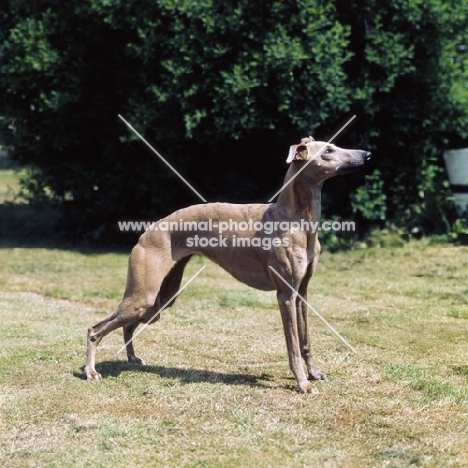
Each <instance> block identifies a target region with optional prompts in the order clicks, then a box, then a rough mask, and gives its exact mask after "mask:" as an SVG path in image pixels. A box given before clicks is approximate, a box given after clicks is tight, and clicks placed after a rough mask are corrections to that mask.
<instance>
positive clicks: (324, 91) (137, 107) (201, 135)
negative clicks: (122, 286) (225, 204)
mask: <svg viewBox="0 0 468 468" xmlns="http://www.w3.org/2000/svg"><path fill="white" fill-rule="evenodd" d="M460 3H461V4H460V5H455V6H451V8H450V9H449V8H448V6H447V4H446V2H443V1H442V0H429V1H423V0H421V1H419V0H412V1H410V2H408V1H403V0H396V1H391V2H390V1H384V2H381V1H380V2H377V1H374V0H371V1H368V2H365V3H364V2H361V1H359V0H351V1H346V2H344V1H338V0H335V1H332V2H329V1H320V0H303V1H297V2H290V1H287V2H264V1H261V2H257V1H253V2H252V1H247V0H239V1H237V2H212V1H210V0H199V1H194V0H158V1H156V2H155V1H149V0H140V1H138V2H136V1H133V2H132V1H128V0H127V1H122V0H86V1H83V2H71V1H64V2H61V4H60V6H59V7H57V6H56V5H55V4H54V3H53V2H50V1H49V0H47V1H46V0H23V1H21V2H19V1H11V2H10V6H9V7H8V8H7V9H6V10H5V11H4V12H3V15H2V19H1V22H2V24H1V25H0V26H1V28H0V31H1V32H0V35H1V37H0V39H1V43H2V45H1V48H0V56H1V59H0V71H1V77H0V80H1V86H0V88H1V89H4V91H3V97H4V99H3V100H2V104H0V116H1V120H0V124H1V127H2V140H3V142H4V143H6V144H11V145H14V147H15V152H14V157H15V158H16V159H17V160H18V161H20V162H21V163H23V164H25V165H28V166H30V167H31V170H30V172H29V174H30V175H29V178H28V179H27V180H26V181H25V187H27V189H28V190H29V193H30V196H31V198H32V199H33V200H44V199H45V200H47V201H49V202H51V203H53V204H56V205H58V206H59V207H60V208H62V210H63V213H64V214H65V215H66V219H67V222H68V225H69V226H72V227H74V228H78V229H80V230H81V231H83V232H87V231H90V230H91V231H92V230H94V231H95V232H96V233H100V232H105V229H104V227H105V226H108V225H112V223H114V222H115V220H116V219H126V218H132V219H135V218H154V217H158V216H160V215H163V214H167V213H168V212H170V211H171V210H173V209H174V208H176V207H180V206H183V205H188V204H191V203H195V202H198V201H199V200H198V199H197V198H196V196H195V195H193V193H192V192H191V191H190V190H189V189H188V188H186V187H185V186H184V185H183V184H182V183H181V182H180V181H179V180H178V179H177V177H176V176H174V175H173V174H172V173H170V172H169V171H168V170H167V169H166V167H165V166H164V165H163V164H162V163H158V162H155V160H154V159H153V157H152V155H151V153H150V152H149V151H148V150H147V149H146V148H145V146H144V145H143V144H142V143H141V142H140V141H138V139H137V137H136V136H135V135H133V134H132V133H131V132H130V131H129V130H128V129H127V128H126V127H125V125H124V124H123V123H122V122H121V121H120V120H119V119H118V117H117V115H118V114H119V113H120V114H122V115H123V116H124V117H125V118H126V119H127V120H129V121H130V122H131V123H132V125H133V126H134V127H135V128H136V129H137V130H138V131H139V132H140V133H142V134H143V135H145V136H146V137H147V138H148V139H149V140H150V141H151V142H152V143H153V144H154V145H155V146H156V147H157V148H158V149H159V150H160V151H161V152H162V153H163V154H164V155H165V156H166V157H167V158H168V159H169V160H170V161H171V163H172V164H173V165H174V166H175V167H177V169H178V170H179V171H181V172H182V173H183V174H184V175H185V176H186V177H187V179H188V180H190V181H191V182H192V183H193V184H194V186H195V187H196V188H197V189H198V190H199V191H200V192H201V193H202V194H203V195H204V196H205V197H206V198H207V199H209V200H229V201H239V202H245V201H264V200H266V199H268V198H269V195H270V196H271V195H272V194H273V193H274V192H275V191H276V190H277V188H278V187H279V186H280V184H281V181H282V177H283V175H284V173H285V170H286V165H285V163H284V160H285V158H286V155H287V151H288V146H289V145H290V144H292V143H295V142H297V141H298V140H299V139H300V138H301V137H303V136H305V135H308V134H313V135H314V136H315V137H316V138H319V139H327V138H328V137H329V136H331V135H332V134H333V133H334V131H335V130H336V129H337V128H339V126H340V125H341V124H343V123H344V122H345V121H346V120H347V119H348V118H349V117H350V116H351V115H353V114H357V117H358V118H357V119H356V121H355V123H353V124H352V126H351V128H350V129H349V130H348V131H346V132H345V133H344V134H343V135H340V137H339V138H338V139H337V144H340V146H352V147H362V148H365V149H370V150H372V151H373V152H374V153H375V159H374V162H373V165H374V167H371V168H370V169H369V174H374V175H373V176H372V175H368V177H367V179H366V178H365V174H357V175H355V176H348V177H346V178H340V179H335V180H332V181H330V182H329V183H328V184H327V186H326V188H325V191H326V195H325V197H324V215H325V216H327V217H329V218H331V217H332V216H349V217H351V216H356V217H357V219H359V220H360V224H361V229H362V230H366V229H368V228H370V227H372V226H374V225H375V219H378V223H380V224H382V223H386V222H392V223H394V224H396V225H400V226H407V227H408V229H410V230H413V231H415V232H416V231H418V232H421V233H428V232H439V231H444V230H446V229H447V225H448V224H450V223H451V222H452V220H451V218H450V208H449V202H448V201H447V200H448V196H449V193H448V188H447V186H446V184H444V180H445V176H444V173H443V169H442V162H441V151H442V150H443V149H444V148H446V147H448V146H449V145H452V146H453V145H458V144H461V143H463V142H464V138H466V136H467V135H466V129H468V104H467V102H468V101H467V97H468V96H467V94H466V93H467V91H466V88H465V87H464V82H465V81H464V80H466V79H467V78H468V76H467V71H468V66H467V65H468V63H467V55H468V54H466V55H462V54H459V53H457V47H458V48H459V49H460V46H463V45H464V44H468V38H467V32H466V31H467V28H466V19H467V12H468V5H466V4H465V3H464V2H460ZM460 50H461V49H460ZM377 171H379V172H377ZM363 184H364V185H363ZM369 184H370V185H369ZM363 187H364V188H363ZM366 187H370V188H371V190H373V192H371V191H366V190H367V189H366ZM350 197H351V199H350ZM373 197H374V198H373ZM447 210H448V211H447ZM353 213H354V214H353ZM444 213H449V215H447V216H448V218H447V216H446V215H445V214H444Z"/></svg>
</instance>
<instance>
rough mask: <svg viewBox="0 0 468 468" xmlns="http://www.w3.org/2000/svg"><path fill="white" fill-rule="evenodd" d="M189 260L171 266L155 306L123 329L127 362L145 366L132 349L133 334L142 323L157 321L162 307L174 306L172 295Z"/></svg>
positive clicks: (176, 289) (178, 285) (187, 258)
mask: <svg viewBox="0 0 468 468" xmlns="http://www.w3.org/2000/svg"><path fill="white" fill-rule="evenodd" d="M190 258H191V255H189V256H187V257H185V258H183V259H182V260H179V261H178V262H177V263H176V264H175V265H174V266H173V268H172V270H171V271H170V272H169V273H168V274H167V276H166V277H165V278H164V281H163V282H162V285H161V289H160V291H159V294H158V296H157V298H156V301H155V304H154V305H153V307H150V308H148V309H147V310H146V312H145V315H144V317H143V318H142V319H140V320H135V321H133V322H130V323H129V324H127V325H125V326H124V327H123V332H124V341H125V347H126V350H127V358H128V360H129V362H132V363H134V364H143V365H144V364H145V362H144V361H143V359H142V358H140V357H138V356H137V355H136V354H135V350H134V348H133V332H134V331H135V329H136V328H137V327H138V325H139V324H140V323H142V322H145V323H148V322H150V323H153V322H156V321H158V320H159V319H160V317H161V316H160V315H159V313H160V311H161V307H164V308H165V309H166V308H168V307H171V306H172V305H173V304H174V302H175V300H176V297H174V295H176V293H177V292H178V291H179V289H180V283H181V282H182V276H183V274H184V269H185V266H186V265H187V263H188V261H189V260H190ZM168 301H170V302H168Z"/></svg>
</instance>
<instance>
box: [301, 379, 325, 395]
mask: <svg viewBox="0 0 468 468" xmlns="http://www.w3.org/2000/svg"><path fill="white" fill-rule="evenodd" d="M299 391H300V392H301V393H312V394H314V395H318V394H320V392H319V390H318V389H317V388H315V387H314V386H313V385H312V384H311V383H310V382H307V383H306V384H303V385H299Z"/></svg>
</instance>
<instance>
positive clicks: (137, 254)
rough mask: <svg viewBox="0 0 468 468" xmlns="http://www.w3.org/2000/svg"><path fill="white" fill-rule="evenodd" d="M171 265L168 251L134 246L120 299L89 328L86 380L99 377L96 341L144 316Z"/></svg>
mask: <svg viewBox="0 0 468 468" xmlns="http://www.w3.org/2000/svg"><path fill="white" fill-rule="evenodd" d="M142 237H143V236H142ZM174 264H175V262H174V260H172V259H171V258H170V254H168V255H165V256H164V255H163V254H162V252H161V251H158V250H157V249H152V250H151V251H149V250H148V249H146V248H145V247H144V246H143V245H142V244H141V243H139V244H137V245H136V246H135V247H134V249H133V250H132V254H131V256H130V260H129V266H128V276H127V287H126V290H125V294H124V298H123V300H122V302H121V303H120V304H119V306H118V307H117V309H116V310H115V311H114V312H113V313H112V314H111V315H109V316H108V317H107V318H105V319H104V320H102V321H101V322H99V323H97V324H96V325H94V326H93V327H91V328H89V329H88V358H87V363H86V367H85V372H86V377H87V379H88V380H101V375H100V374H99V373H98V372H96V369H95V357H96V349H97V346H98V344H99V342H100V341H101V340H102V338H103V337H104V336H106V335H107V334H108V333H110V332H111V331H113V330H115V329H117V328H120V327H123V326H125V325H128V324H130V323H132V322H135V321H136V322H139V321H141V319H142V318H144V316H145V313H146V312H147V309H149V308H151V307H152V306H153V305H154V304H155V301H156V298H157V296H158V293H159V290H160V287H161V285H162V283H163V281H164V278H165V276H166V275H167V274H168V273H169V271H170V270H171V268H172V267H173V265H174Z"/></svg>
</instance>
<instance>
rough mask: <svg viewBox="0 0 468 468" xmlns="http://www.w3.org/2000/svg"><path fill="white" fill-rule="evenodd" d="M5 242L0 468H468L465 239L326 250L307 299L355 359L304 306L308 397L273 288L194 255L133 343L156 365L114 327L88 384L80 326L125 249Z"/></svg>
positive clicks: (122, 263) (120, 276)
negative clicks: (157, 316)
mask: <svg viewBox="0 0 468 468" xmlns="http://www.w3.org/2000/svg"><path fill="white" fill-rule="evenodd" d="M8 170H9V169H8ZM8 177H10V178H11V174H9V175H8ZM4 180H5V179H3V181H2V179H1V174H0V185H1V184H2V183H3V182H4ZM2 191H3V192H2ZM0 192H2V193H4V192H5V190H4V187H0ZM14 209H15V206H10V207H9V208H8V210H7V211H5V212H7V213H8V215H9V216H14V215H13V214H12V210H14ZM4 225H6V224H5V223H4ZM6 238H7V240H8V241H7V242H4V244H3V247H2V248H1V249H0V255H1V262H0V320H1V323H2V324H3V326H2V329H1V332H0V333H1V342H2V348H1V351H0V352H1V360H0V386H1V387H0V401H1V420H0V433H1V436H0V443H1V446H0V449H1V451H2V463H1V464H2V466H6V467H29V466H40V467H63V466H70V467H85V466H98V467H148V466H168V467H182V466H183V467H223V468H224V467H276V466H278V467H283V466H284V467H289V466H290V467H297V466H299V467H408V466H415V467H466V466H468V443H467V442H468V248H467V247H464V246H454V245H450V244H433V243H431V242H430V241H429V240H422V241H418V242H416V241H411V242H408V243H405V244H403V245H402V246H401V247H394V248H390V247H381V246H379V245H378V243H374V244H375V245H374V247H367V248H364V247H363V245H361V248H359V249H356V250H353V251H349V252H341V253H335V254H331V253H327V252H324V253H323V254H322V257H321V262H320V265H319V268H318V270H317V273H316V276H315V277H314V278H313V280H312V281H311V284H310V288H309V298H310V302H311V303H312V305H313V306H314V307H315V308H316V309H317V310H318V311H319V312H320V313H321V314H322V315H323V316H324V317H325V318H326V319H327V320H328V321H329V322H330V323H331V324H332V325H333V326H334V327H335V328H336V329H337V330H338V331H339V332H340V333H341V334H342V335H343V336H344V337H345V338H346V339H347V340H348V341H349V342H350V343H351V344H352V345H353V346H354V347H355V348H356V349H357V350H358V352H359V353H358V354H353V353H352V352H351V351H350V350H349V349H348V348H347V347H346V346H345V345H344V344H343V343H342V342H340V341H339V340H338V339H337V337H336V336H335V335H333V334H332V333H331V332H330V331H329V330H328V329H327V328H326V327H325V326H324V325H323V324H322V323H321V322H320V321H319V320H318V319H317V318H316V317H315V316H314V315H313V314H312V313H311V315H310V319H309V320H310V321H309V323H310V329H311V334H312V342H313V349H314V350H315V355H316V362H317V364H318V367H319V368H320V370H322V371H323V372H325V373H326V374H327V375H328V377H329V380H330V381H329V382H328V383H321V384H317V385H316V386H317V388H318V389H319V391H320V394H318V395H301V394H299V393H298V392H297V389H296V382H295V380H294V379H293V378H292V375H291V373H290V371H289V369H288V363H287V354H286V346H285V342H284V336H283V332H282V326H281V321H280V315H279V311H278V308H277V304H276V298H275V295H274V293H264V292H260V291H256V290H253V289H249V288H248V287H246V286H244V285H242V284H241V283H239V282H237V281H236V280H234V279H232V278H231V277H230V276H229V275H228V274H227V273H225V272H224V271H223V270H221V269H220V268H218V267H217V266H215V265H214V264H212V263H211V262H209V261H208V260H205V259H203V258H200V257H196V258H194V259H192V261H191V262H190V263H189V265H188V267H187V269H186V273H185V275H184V281H187V279H189V278H190V277H191V276H192V275H193V274H194V273H195V272H196V271H197V270H198V269H199V268H200V267H201V266H202V265H206V266H207V268H205V270H204V271H203V272H202V273H201V275H200V276H199V277H198V278H197V279H196V280H195V281H194V282H193V283H191V284H190V285H189V286H188V287H187V289H185V290H184V292H183V293H182V294H181V296H180V297H179V298H178V300H177V302H176V304H175V305H174V307H173V308H172V309H169V310H166V311H164V312H163V314H162V319H161V321H160V322H158V323H156V324H154V325H152V326H150V327H148V328H146V329H145V330H143V332H142V333H141V334H140V335H139V336H138V337H137V338H136V340H135V347H136V350H137V354H139V355H140V356H142V357H143V358H144V359H145V361H146V364H147V365H146V366H134V365H131V364H129V363H127V362H126V361H125V358H124V354H118V351H119V349H120V347H121V346H122V344H123V339H122V333H121V331H116V332H114V333H112V334H110V335H109V336H107V337H106V338H104V340H103V342H102V343H101V346H100V347H99V349H98V355H97V370H98V371H99V372H101V373H102V375H103V381H102V382H87V381H86V380H84V377H83V365H84V362H85V341H86V330H87V328H88V327H89V326H90V325H92V324H94V323H96V322H97V321H98V320H100V319H101V318H103V317H104V316H106V315H107V314H109V313H110V312H111V311H112V310H113V308H115V306H116V305H117V304H118V301H119V300H120V297H121V295H122V293H123V289H124V286H125V277H126V264H127V257H128V254H127V253H119V252H100V251H99V250H90V249H89V248H87V249H85V248H81V249H80V248H74V249H71V248H68V249H67V248H60V249H53V248H41V247H40V246H39V245H40V243H39V244H38V245H36V246H31V245H30V244H31V243H28V242H23V241H17V242H16V243H15V241H14V237H11V236H10V237H8V236H7V237H6Z"/></svg>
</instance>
